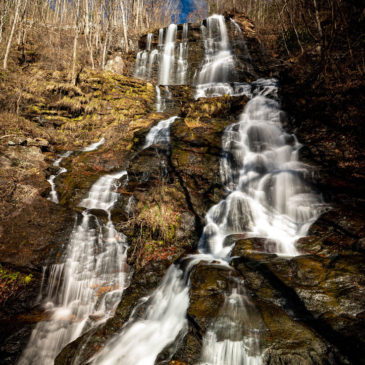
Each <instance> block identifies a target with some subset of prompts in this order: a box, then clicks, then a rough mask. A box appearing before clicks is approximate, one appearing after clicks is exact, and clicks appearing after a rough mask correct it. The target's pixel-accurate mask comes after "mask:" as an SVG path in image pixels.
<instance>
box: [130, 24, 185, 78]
mask: <svg viewBox="0 0 365 365" xmlns="http://www.w3.org/2000/svg"><path fill="white" fill-rule="evenodd" d="M188 30H189V28H188V24H184V25H183V30H182V35H181V39H180V40H179V41H177V31H178V28H177V26H176V24H171V25H170V26H169V27H168V28H167V30H166V32H165V30H164V29H160V30H159V33H158V45H157V47H156V46H154V47H155V48H154V49H153V44H152V43H153V37H154V35H153V34H152V33H149V34H148V35H147V42H146V49H145V50H144V51H140V52H138V54H137V58H136V63H135V70H134V76H135V77H137V78H140V79H147V80H151V79H152V76H153V73H154V71H155V67H156V65H157V79H158V80H157V83H158V84H159V85H175V84H177V85H182V84H185V83H186V82H187V77H188V60H187V57H188ZM165 33H166V34H165ZM164 36H165V39H164Z"/></svg>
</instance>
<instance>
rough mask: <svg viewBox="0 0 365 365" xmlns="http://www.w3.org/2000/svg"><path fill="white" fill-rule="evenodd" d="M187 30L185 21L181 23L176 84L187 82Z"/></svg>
mask: <svg viewBox="0 0 365 365" xmlns="http://www.w3.org/2000/svg"><path fill="white" fill-rule="evenodd" d="M188 31H189V26H188V24H187V23H185V24H184V25H183V33H182V38H181V43H180V44H179V58H178V61H177V69H176V83H177V84H178V85H184V84H185V83H186V82H187V72H188V67H189V64H188Z"/></svg>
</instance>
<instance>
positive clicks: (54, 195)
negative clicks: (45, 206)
mask: <svg viewBox="0 0 365 365" xmlns="http://www.w3.org/2000/svg"><path fill="white" fill-rule="evenodd" d="M71 154H72V151H67V152H65V153H63V154H62V155H61V156H60V157H59V158H58V159H57V160H56V161H55V162H54V163H53V166H54V167H58V168H59V170H58V172H57V173H56V174H55V175H51V176H50V177H49V179H48V180H47V181H48V182H49V184H50V185H51V192H50V193H49V197H48V200H50V201H52V202H53V203H58V194H57V190H56V184H55V179H56V177H58V176H60V175H61V174H64V173H65V172H67V169H65V168H64V167H60V164H61V162H62V160H64V159H65V158H67V157H70V156H71Z"/></svg>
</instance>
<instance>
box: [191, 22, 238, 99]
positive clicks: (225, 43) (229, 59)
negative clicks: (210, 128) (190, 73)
mask: <svg viewBox="0 0 365 365" xmlns="http://www.w3.org/2000/svg"><path fill="white" fill-rule="evenodd" d="M201 28H202V35H203V41H204V52H205V54H204V60H203V62H202V64H201V66H200V71H199V72H198V73H197V74H196V77H195V80H194V83H195V84H196V85H197V95H199V97H209V96H220V95H225V94H227V95H232V94H234V91H233V90H232V88H231V86H230V85H229V83H230V82H234V81H236V79H237V75H236V60H235V55H234V54H233V52H232V48H231V44H230V41H229V37H228V31H227V25H226V22H225V19H224V16H223V15H213V16H211V17H209V18H208V19H207V26H206V27H205V26H204V25H202V27H201Z"/></svg>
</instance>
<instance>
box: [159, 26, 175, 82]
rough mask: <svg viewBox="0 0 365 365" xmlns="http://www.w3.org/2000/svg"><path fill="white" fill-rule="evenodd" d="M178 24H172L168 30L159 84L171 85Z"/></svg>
mask: <svg viewBox="0 0 365 365" xmlns="http://www.w3.org/2000/svg"><path fill="white" fill-rule="evenodd" d="M176 30H177V26H176V24H170V25H169V27H168V28H167V33H166V39H165V43H164V46H163V50H162V54H161V61H160V70H159V77H158V83H159V84H160V85H169V84H170V82H171V81H170V79H171V76H172V73H173V72H172V71H173V67H174V64H175V43H176Z"/></svg>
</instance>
